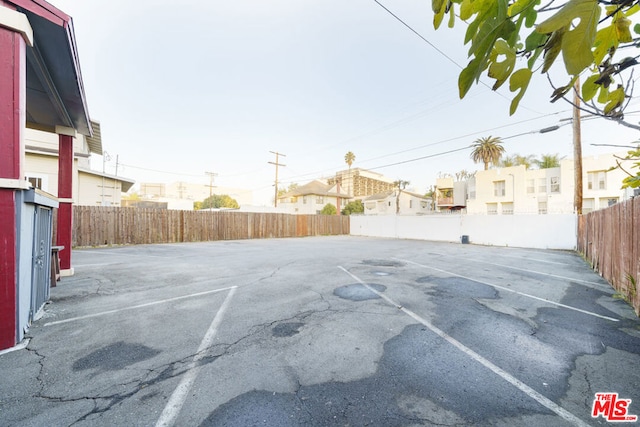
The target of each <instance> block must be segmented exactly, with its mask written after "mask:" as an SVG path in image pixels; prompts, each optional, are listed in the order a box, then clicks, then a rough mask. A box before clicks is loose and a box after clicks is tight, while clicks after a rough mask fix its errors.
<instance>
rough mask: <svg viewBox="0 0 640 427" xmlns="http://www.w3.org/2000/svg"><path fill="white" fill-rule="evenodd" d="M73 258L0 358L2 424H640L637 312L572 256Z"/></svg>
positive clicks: (197, 249) (442, 250)
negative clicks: (69, 271)
mask: <svg viewBox="0 0 640 427" xmlns="http://www.w3.org/2000/svg"><path fill="white" fill-rule="evenodd" d="M73 266H74V268H75V275H74V276H73V277H68V278H63V279H62V281H61V282H59V284H58V286H57V287H56V288H53V289H52V290H51V301H50V303H49V304H47V305H46V307H45V310H44V312H43V315H42V317H41V318H40V319H39V320H38V321H37V322H35V323H34V324H33V325H32V327H31V329H30V330H29V332H28V334H27V335H28V339H29V341H28V344H26V347H25V348H23V349H18V350H15V351H11V352H3V353H2V354H0V372H1V373H2V380H1V381H0V425H3V426H120V425H121V426H173V425H175V426H258V425H259V426H278V427H282V426H431V425H446V426H468V425H479V426H505V427H506V426H546V427H549V426H572V425H578V426H585V425H607V424H609V421H611V420H613V421H615V417H616V416H620V414H621V413H622V412H624V414H623V415H624V416H625V417H632V416H634V415H640V370H639V369H638V366H640V320H639V319H638V317H636V315H635V313H634V312H633V310H632V309H631V308H630V307H629V306H628V305H627V303H626V302H624V301H623V300H622V299H621V298H619V297H618V296H617V295H616V294H615V292H614V290H613V289H612V288H611V287H610V286H609V285H608V284H607V283H606V282H605V281H604V280H603V279H602V278H600V277H599V276H598V275H597V274H596V273H594V272H593V271H592V270H591V269H590V268H589V266H588V265H587V264H586V263H585V261H584V260H583V259H582V258H581V257H580V256H579V255H578V254H576V253H573V252H568V251H550V250H533V249H521V248H505V247H484V246H477V245H469V244H460V243H435V242H425V241H415V240H396V239H377V238H362V237H351V236H332V237H313V238H298V239H265V240H244V241H225V242H206V243H188V244H167V245H144V246H125V247H110V248H92V249H82V250H76V251H75V252H74V254H73ZM597 393H606V394H605V395H603V396H605V397H601V399H600V400H599V401H598V404H597V405H596V408H597V410H596V412H597V413H596V417H593V408H594V400H595V399H596V394H597ZM614 393H615V394H616V395H615V397H613V394H614ZM612 398H613V399H616V398H617V399H618V403H620V402H622V403H623V404H621V405H618V406H616V408H617V409H618V411H617V412H614V411H609V409H608V408H609V407H608V406H607V405H608V403H607V402H610V401H611V399H612ZM624 399H627V400H624ZM629 400H630V401H629ZM623 406H624V411H622V409H621V408H622V407H623ZM611 408H613V406H611ZM607 417H609V418H607ZM636 424H638V425H640V423H638V422H636V423H634V422H630V423H626V424H625V425H636Z"/></svg>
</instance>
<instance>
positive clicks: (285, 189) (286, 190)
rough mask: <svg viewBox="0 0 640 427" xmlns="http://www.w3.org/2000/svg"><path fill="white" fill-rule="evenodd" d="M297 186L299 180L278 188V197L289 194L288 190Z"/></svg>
mask: <svg viewBox="0 0 640 427" xmlns="http://www.w3.org/2000/svg"><path fill="white" fill-rule="evenodd" d="M296 188H298V183H297V182H293V183H291V184H289V186H288V187H287V188H280V189H279V190H278V197H282V196H284V195H285V194H287V193H288V192H290V191H293V190H295V189H296Z"/></svg>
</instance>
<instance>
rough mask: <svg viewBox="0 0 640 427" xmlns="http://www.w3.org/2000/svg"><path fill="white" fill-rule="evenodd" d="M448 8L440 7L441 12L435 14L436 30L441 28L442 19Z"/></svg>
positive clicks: (434, 24)
mask: <svg viewBox="0 0 640 427" xmlns="http://www.w3.org/2000/svg"><path fill="white" fill-rule="evenodd" d="M446 10H447V8H446V7H443V8H441V9H440V11H439V12H437V13H435V14H434V15H433V28H435V29H436V30H437V29H438V28H440V24H442V20H443V19H444V14H445V12H446Z"/></svg>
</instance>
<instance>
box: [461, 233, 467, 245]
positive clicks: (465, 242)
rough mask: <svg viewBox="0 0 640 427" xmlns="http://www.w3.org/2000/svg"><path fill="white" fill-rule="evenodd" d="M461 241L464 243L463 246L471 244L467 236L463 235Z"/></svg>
mask: <svg viewBox="0 0 640 427" xmlns="http://www.w3.org/2000/svg"><path fill="white" fill-rule="evenodd" d="M460 240H461V241H462V244H465V245H466V244H468V243H469V236H467V235H466V234H463V235H462V237H461V238H460Z"/></svg>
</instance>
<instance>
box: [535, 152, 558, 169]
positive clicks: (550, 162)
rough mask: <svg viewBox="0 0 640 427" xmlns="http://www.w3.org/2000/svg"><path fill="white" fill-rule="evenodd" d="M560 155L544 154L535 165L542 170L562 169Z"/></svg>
mask: <svg viewBox="0 0 640 427" xmlns="http://www.w3.org/2000/svg"><path fill="white" fill-rule="evenodd" d="M560 160H561V159H560V155H559V154H543V155H542V156H540V159H538V160H535V164H536V165H538V167H539V168H540V169H551V168H558V167H560Z"/></svg>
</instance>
